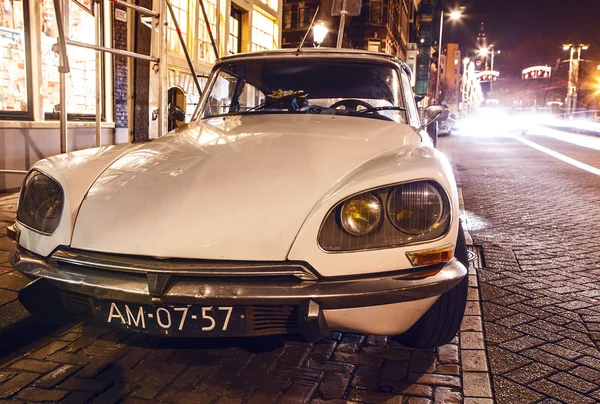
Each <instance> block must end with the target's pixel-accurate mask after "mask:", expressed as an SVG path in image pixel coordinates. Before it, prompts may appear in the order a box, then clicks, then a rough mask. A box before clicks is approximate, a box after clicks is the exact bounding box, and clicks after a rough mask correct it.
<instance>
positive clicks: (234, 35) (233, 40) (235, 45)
mask: <svg viewBox="0 0 600 404" xmlns="http://www.w3.org/2000/svg"><path fill="white" fill-rule="evenodd" d="M241 34H242V12H241V11H240V10H238V9H237V8H235V7H231V15H230V16H229V42H228V44H227V47H228V49H227V50H228V51H229V54H230V55H233V54H235V53H240V52H241V51H242V42H241V41H240V38H241Z"/></svg>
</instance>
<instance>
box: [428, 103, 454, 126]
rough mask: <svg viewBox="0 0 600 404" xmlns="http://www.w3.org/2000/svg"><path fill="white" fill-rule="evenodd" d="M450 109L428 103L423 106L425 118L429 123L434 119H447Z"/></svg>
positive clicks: (434, 120)
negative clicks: (426, 105) (428, 104)
mask: <svg viewBox="0 0 600 404" xmlns="http://www.w3.org/2000/svg"><path fill="white" fill-rule="evenodd" d="M449 114H450V110H449V109H448V107H446V106H444V105H430V106H428V107H427V108H425V119H427V123H428V124H430V123H432V122H436V121H445V120H446V119H448V115H449Z"/></svg>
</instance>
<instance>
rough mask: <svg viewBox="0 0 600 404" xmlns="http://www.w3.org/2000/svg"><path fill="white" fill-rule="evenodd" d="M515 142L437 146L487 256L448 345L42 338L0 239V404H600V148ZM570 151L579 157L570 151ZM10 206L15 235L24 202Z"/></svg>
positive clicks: (75, 327) (508, 134) (538, 134)
mask: <svg viewBox="0 0 600 404" xmlns="http://www.w3.org/2000/svg"><path fill="white" fill-rule="evenodd" d="M465 124H466V122H465ZM497 124H499V122H497ZM516 129H517V128H513V129H511V130H510V131H509V130H505V131H504V132H503V133H501V132H500V131H496V132H495V135H485V134H480V135H477V134H474V133H468V131H467V130H464V131H462V132H461V130H459V131H458V132H456V133H454V134H452V135H451V136H448V137H443V138H441V139H440V141H439V142H440V145H439V147H440V149H441V150H442V151H444V152H445V153H446V154H447V155H448V156H449V158H450V160H451V162H452V164H453V166H454V168H455V173H456V174H457V179H458V182H459V185H460V189H461V191H462V196H463V199H464V208H463V210H461V216H462V219H463V223H465V224H466V228H467V229H468V232H469V234H470V236H471V238H472V248H471V249H472V251H474V252H477V253H478V255H479V257H478V259H476V260H475V261H474V262H473V263H474V266H475V267H478V268H477V271H478V272H477V277H475V276H473V275H471V276H470V282H469V284H470V289H469V299H470V300H469V302H468V305H467V311H466V316H465V319H464V320H463V325H462V327H461V332H460V334H459V336H458V337H457V338H456V339H455V340H454V341H453V343H452V344H449V345H445V346H442V347H440V348H437V349H418V350H413V349H407V348H405V347H403V346H402V345H400V344H398V343H396V342H394V341H393V340H392V339H390V338H386V337H376V336H364V335H358V334H350V333H332V334H331V336H330V337H328V338H327V339H325V340H323V341H320V342H318V343H315V344H310V343H306V342H302V340H301V339H296V338H273V337H270V338H259V339H233V340H218V339H209V340H204V339H200V340H190V339H183V340H180V339H165V338H160V337H149V336H143V335H136V334H129V333H127V332H122V331H115V330H111V329H107V328H102V327H97V326H92V325H90V324H88V323H83V324H82V323H78V322H70V323H67V324H55V325H54V326H48V325H46V330H47V331H45V332H43V333H40V332H37V335H36V336H35V339H34V340H30V339H28V337H27V334H29V333H31V332H33V330H32V328H31V326H30V324H29V322H30V321H32V320H31V319H30V318H29V317H28V315H27V314H24V311H23V309H22V308H19V306H20V305H19V303H18V302H17V301H16V292H17V291H18V290H19V288H20V287H21V286H23V285H24V284H25V283H26V281H25V280H24V279H23V278H22V277H21V276H20V275H19V274H18V273H17V272H16V271H14V270H12V268H11V267H10V266H9V264H8V263H7V262H6V261H7V256H8V250H9V249H10V248H12V245H13V243H12V242H11V241H10V240H9V239H8V238H7V237H6V236H5V230H3V231H2V236H1V238H0V248H1V249H2V252H0V254H2V255H0V261H2V263H1V264H0V265H1V266H2V268H3V269H2V272H3V274H2V276H1V277H0V287H1V288H2V289H1V291H0V293H1V295H0V296H1V298H2V300H1V302H2V305H1V306H0V311H1V312H2V319H3V324H2V331H1V333H0V340H1V341H2V344H1V346H2V348H4V347H6V346H9V347H12V348H13V349H12V350H11V352H7V351H6V350H4V349H3V351H2V354H3V357H2V363H3V365H2V370H1V371H0V381H1V384H0V396H2V397H4V398H5V399H10V400H12V401H11V402H13V401H14V402H31V401H38V400H52V401H60V402H65V403H66V402H69V403H72V402H85V401H86V400H88V399H93V400H94V402H99V403H108V402H124V403H142V402H159V401H160V402H163V401H164V402H186V403H187V402H190V403H212V402H217V403H271V402H272V403H275V402H282V403H288V402H312V403H321V402H332V403H337V402H340V403H341V402H346V401H352V402H366V403H380V402H398V403H400V402H403V403H427V402H432V401H435V402H447V403H458V402H461V400H463V399H464V400H465V401H464V402H466V403H488V402H490V403H491V402H492V400H494V402H498V403H522V402H539V401H543V400H556V401H560V402H568V403H583V402H595V401H597V400H600V389H599V385H598V381H599V380H600V372H599V371H598V368H599V366H600V351H599V350H598V346H597V342H598V340H600V310H599V309H598V297H599V296H600V289H599V288H598V284H599V283H598V282H599V280H600V267H599V266H598V261H599V259H600V256H599V253H598V249H597V238H598V236H599V234H600V227H599V225H598V221H597V216H598V215H599V214H600V189H599V187H600V182H599V180H598V172H593V169H595V170H599V169H600V159H599V157H598V140H599V139H600V138H596V137H594V136H589V135H588V136H583V135H573V134H571V133H568V132H561V131H554V130H549V129H547V128H541V127H537V126H535V125H529V126H528V130H527V132H526V134H524V133H523V131H522V130H516ZM550 132H551V133H550ZM573 138H578V139H580V140H581V142H580V143H583V145H574V144H573V143H571V142H568V141H564V140H558V139H568V140H572V139H573ZM540 148H543V150H540ZM561 156H562V157H561ZM558 157H560V158H558ZM563 157H566V158H568V160H569V162H565V161H564V158H563ZM576 163H579V164H581V166H578V164H576ZM591 171H592V172H591ZM0 200H1V208H2V213H1V216H0V217H1V218H2V220H3V226H6V225H8V224H9V223H11V221H12V220H13V218H14V214H15V203H16V195H14V194H3V195H2V197H1V199H0ZM471 272H473V269H471ZM479 299H480V300H479ZM480 302H481V303H480ZM480 307H481V309H480ZM480 310H481V311H480ZM480 312H482V313H483V324H481V323H480V322H479V318H478V314H479V313H480ZM11 313H14V314H11ZM11 315H12V317H11ZM484 347H485V349H483V348H484ZM459 348H460V349H459ZM488 380H492V381H493V383H492V385H489V384H488V383H489V382H488ZM121 400H122V401H121Z"/></svg>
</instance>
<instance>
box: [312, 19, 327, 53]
mask: <svg viewBox="0 0 600 404" xmlns="http://www.w3.org/2000/svg"><path fill="white" fill-rule="evenodd" d="M327 32H329V30H328V29H327V27H326V26H325V24H324V23H323V22H320V23H318V24H316V25H315V26H314V27H313V42H314V46H315V47H316V48H318V47H319V46H321V44H322V43H323V41H324V40H325V36H326V35H327Z"/></svg>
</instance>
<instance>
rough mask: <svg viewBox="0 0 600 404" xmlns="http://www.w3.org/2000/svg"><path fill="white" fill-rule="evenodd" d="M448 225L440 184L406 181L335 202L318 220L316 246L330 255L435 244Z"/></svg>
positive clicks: (447, 209) (447, 205) (448, 214)
mask: <svg viewBox="0 0 600 404" xmlns="http://www.w3.org/2000/svg"><path fill="white" fill-rule="evenodd" d="M450 223H451V209H450V201H449V199H448V195H447V194H446V192H445V191H444V189H443V188H442V186H441V185H440V184H438V183H437V182H434V181H415V182H408V183H404V184H398V185H393V186H387V187H382V188H379V189H375V190H372V191H368V192H365V193H362V194H359V195H355V196H352V197H350V198H347V199H345V200H343V201H341V202H340V203H338V204H337V205H336V206H335V207H334V208H333V209H332V210H331V211H330V212H329V213H328V214H327V217H326V218H325V220H324V221H323V224H322V225H321V230H320V232H319V237H318V242H319V246H320V247H321V248H322V249H323V250H325V251H330V252H337V251H340V252H341V251H357V250H367V249H377V248H390V247H398V246H402V245H408V244H418V243H422V242H426V241H431V240H435V239H438V238H440V237H442V236H444V235H445V234H446V233H447V232H448V230H449V228H450Z"/></svg>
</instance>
